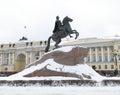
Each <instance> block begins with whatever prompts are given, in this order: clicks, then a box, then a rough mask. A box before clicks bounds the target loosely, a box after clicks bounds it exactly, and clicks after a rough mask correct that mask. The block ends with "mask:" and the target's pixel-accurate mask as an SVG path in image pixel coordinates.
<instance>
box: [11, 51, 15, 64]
mask: <svg viewBox="0 0 120 95" xmlns="http://www.w3.org/2000/svg"><path fill="white" fill-rule="evenodd" d="M14 62H15V54H14V52H13V53H12V64H14Z"/></svg>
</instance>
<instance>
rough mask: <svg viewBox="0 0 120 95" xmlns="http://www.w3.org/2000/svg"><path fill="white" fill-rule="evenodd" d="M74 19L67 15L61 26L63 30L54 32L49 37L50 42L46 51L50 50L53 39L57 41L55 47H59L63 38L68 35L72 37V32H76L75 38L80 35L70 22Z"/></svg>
mask: <svg viewBox="0 0 120 95" xmlns="http://www.w3.org/2000/svg"><path fill="white" fill-rule="evenodd" d="M72 21H73V19H71V18H69V17H68V16H66V17H65V18H64V19H63V21H62V23H63V25H62V27H61V30H60V31H58V32H55V33H54V34H52V35H51V36H50V37H49V38H48V43H47V46H46V48H45V52H48V51H49V47H50V40H51V39H52V40H53V41H55V45H54V46H55V48H54V49H56V48H58V47H59V46H58V44H59V43H60V42H61V39H62V38H65V37H67V36H68V35H69V36H70V37H71V35H70V34H75V35H76V37H75V39H77V37H78V36H79V33H78V32H77V31H76V30H72V28H71V26H70V24H69V22H72Z"/></svg>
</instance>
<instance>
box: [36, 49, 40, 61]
mask: <svg viewBox="0 0 120 95" xmlns="http://www.w3.org/2000/svg"><path fill="white" fill-rule="evenodd" d="M35 57H36V60H38V59H39V58H40V52H39V51H38V52H37V53H36V54H35Z"/></svg>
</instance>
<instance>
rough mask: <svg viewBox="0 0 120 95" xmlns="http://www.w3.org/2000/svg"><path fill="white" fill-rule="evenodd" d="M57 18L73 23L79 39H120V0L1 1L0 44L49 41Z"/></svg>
mask: <svg viewBox="0 0 120 95" xmlns="http://www.w3.org/2000/svg"><path fill="white" fill-rule="evenodd" d="M57 15H59V16H60V19H61V20H62V19H63V18H64V17H65V16H69V17H71V18H72V19H73V22H71V26H72V28H73V29H76V30H77V31H78V32H79V33H80V36H79V38H86V37H109V36H115V35H116V34H118V35H120V0H0V43H4V42H15V41H18V40H19V39H20V38H21V37H22V36H26V37H27V38H28V39H29V40H47V38H48V37H49V36H50V35H51V34H52V30H53V27H54V22H55V17H56V16H57ZM24 26H26V27H27V28H26V29H24Z"/></svg>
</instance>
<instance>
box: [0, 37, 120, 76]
mask: <svg viewBox="0 0 120 95" xmlns="http://www.w3.org/2000/svg"><path fill="white" fill-rule="evenodd" d="M46 44H47V41H35V42H34V41H19V42H17V43H9V44H1V45H0V75H1V76H2V75H4V74H5V75H10V74H13V73H16V72H20V71H21V70H23V69H24V68H25V67H26V66H27V65H29V64H31V63H33V62H35V61H36V60H39V59H40V58H41V56H42V55H43V54H44V50H45V47H46ZM62 45H63V46H75V45H76V46H83V47H86V48H88V50H89V52H88V56H87V57H86V58H85V61H86V63H87V64H88V65H89V66H91V67H92V68H93V69H95V70H96V71H97V72H99V73H100V74H102V75H106V74H109V75H113V74H114V71H115V70H118V71H120V39H119V38H85V39H78V40H73V41H70V40H68V41H65V42H64V44H62ZM119 73H120V72H119Z"/></svg>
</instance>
